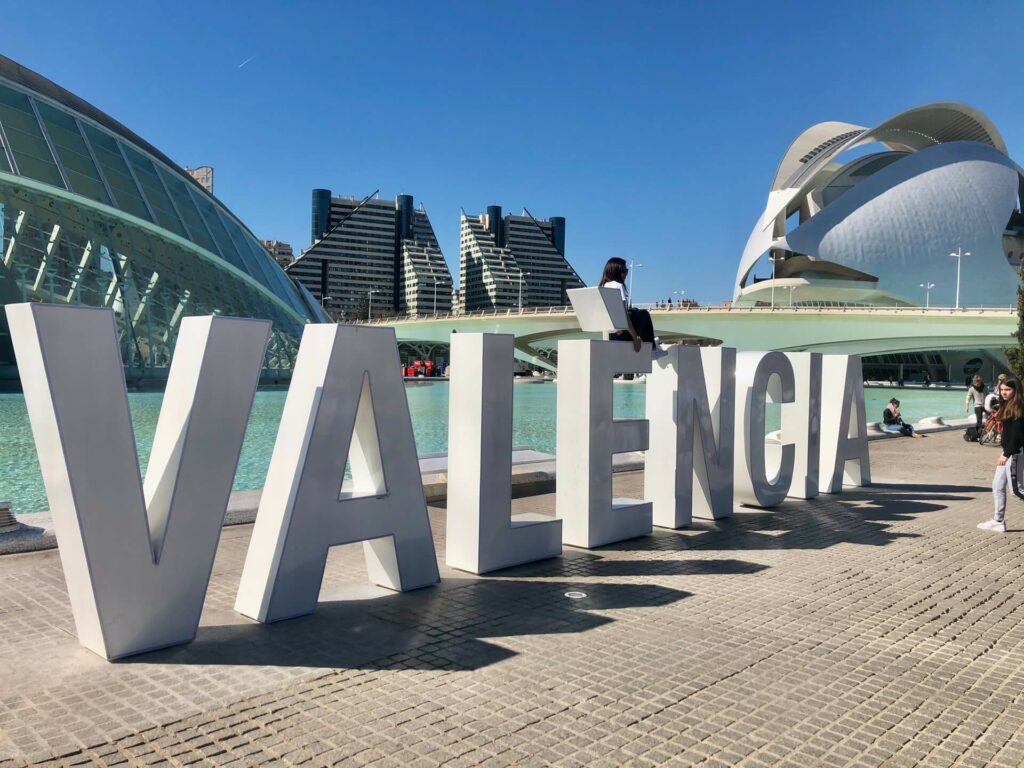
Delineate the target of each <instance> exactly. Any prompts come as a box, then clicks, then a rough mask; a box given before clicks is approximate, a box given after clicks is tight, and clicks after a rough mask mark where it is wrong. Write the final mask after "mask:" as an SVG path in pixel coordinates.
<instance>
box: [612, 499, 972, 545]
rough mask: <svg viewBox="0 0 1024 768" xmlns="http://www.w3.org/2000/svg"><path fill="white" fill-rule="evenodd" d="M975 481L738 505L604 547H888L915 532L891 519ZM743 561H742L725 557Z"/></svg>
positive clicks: (932, 506)
mask: <svg viewBox="0 0 1024 768" xmlns="http://www.w3.org/2000/svg"><path fill="white" fill-rule="evenodd" d="M973 489H974V487H973V486H926V485H913V486H895V485H888V486H882V485H878V486H867V487H864V488H859V489H856V490H854V489H849V490H846V491H844V492H843V493H842V494H841V495H840V494H836V495H822V496H818V497H817V498H815V499H811V500H808V501H802V500H798V499H787V500H786V501H785V502H783V503H782V504H781V505H780V506H778V507H775V508H774V509H757V508H753V507H740V506H737V507H736V508H735V513H734V515H733V517H731V518H726V519H722V520H715V521H710V520H695V521H694V524H693V526H692V527H691V528H685V529H681V530H679V531H670V530H664V529H655V531H654V533H653V534H652V535H650V536H644V537H641V538H638V539H631V540H629V541H623V542H619V543H617V544H611V545H608V546H606V547H602V548H601V550H602V551H609V552H629V551H633V552H657V551H663V552H683V551H687V550H693V549H700V550H701V551H703V552H709V551H725V552H729V551H737V550H747V551H756V550H764V549H827V548H828V547H832V546H835V545H837V544H866V545H869V546H885V545H886V544H889V543H891V542H893V541H895V540H897V539H907V538H918V537H919V534H916V533H902V532H900V531H896V530H893V529H892V527H891V524H892V523H895V522H899V521H904V520H913V519H914V518H915V517H916V516H917V515H921V514H927V513H929V512H938V511H941V510H944V509H947V508H948V507H949V505H950V503H952V502H959V501H966V500H970V499H972V498H974V497H973V496H968V495H962V494H961V493H955V492H970V491H973ZM722 562H724V563H729V562H742V561H729V560H725V561H722Z"/></svg>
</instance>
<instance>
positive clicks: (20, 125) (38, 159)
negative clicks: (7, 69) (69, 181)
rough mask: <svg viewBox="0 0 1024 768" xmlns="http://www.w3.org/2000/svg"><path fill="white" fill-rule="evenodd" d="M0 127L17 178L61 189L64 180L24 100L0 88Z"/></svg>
mask: <svg viewBox="0 0 1024 768" xmlns="http://www.w3.org/2000/svg"><path fill="white" fill-rule="evenodd" d="M0 124H2V125H3V127H4V132H5V133H6V134H7V140H8V141H9V142H10V143H11V151H12V153H13V154H14V162H15V163H17V164H18V171H19V172H20V173H21V175H22V176H28V177H29V178H32V179H36V180H37V181H42V182H45V183H47V184H53V185H54V186H56V187H60V188H61V189H64V180H63V179H62V178H61V175H60V171H59V170H57V164H56V163H55V162H54V161H53V155H51V154H50V148H49V146H47V144H46V139H45V138H43V131H42V129H41V128H40V127H39V124H38V123H37V122H36V116H35V114H34V113H33V112H32V105H31V104H30V103H29V100H28V96H26V95H25V94H23V93H19V92H18V91H14V90H11V89H10V88H6V87H4V86H0Z"/></svg>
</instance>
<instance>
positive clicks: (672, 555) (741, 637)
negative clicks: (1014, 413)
mask: <svg viewBox="0 0 1024 768" xmlns="http://www.w3.org/2000/svg"><path fill="white" fill-rule="evenodd" d="M871 452H872V461H873V464H874V475H875V480H876V485H874V486H873V487H871V488H867V489H861V490H858V491H856V492H851V493H846V494H843V495H840V496H827V497H822V498H819V499H816V500H813V501H810V502H800V501H790V502H787V503H786V504H784V505H783V506H782V507H780V508H778V509H777V510H775V511H772V512H763V511H757V510H741V511H739V512H738V514H737V515H736V517H735V518H734V519H732V520H729V521H724V522H722V523H721V524H719V525H714V524H710V523H701V524H698V525H696V526H695V527H694V528H693V529H690V530H686V531H656V532H655V533H654V535H652V536H648V537H645V538H641V539H636V540H634V541H629V542H623V543H621V544H619V545H615V546H611V547H606V548H602V549H600V550H597V551H593V552H587V551H582V550H572V549H570V550H567V551H566V553H565V555H564V556H563V557H562V558H560V559H555V560H549V561H545V562H542V563H535V564H532V565H528V566H523V567H520V568H515V569H510V570H508V571H503V572H501V573H500V574H498V575H497V576H492V577H484V578H477V577H473V576H470V575H468V574H463V573H459V572H455V571H452V570H450V569H446V568H443V567H442V576H443V581H442V583H441V584H440V585H439V586H437V587H433V588H429V589H425V590H419V591H417V592H413V593H408V594H399V595H395V594H391V593H386V592H384V591H383V590H379V589H377V588H373V587H368V586H365V572H364V569H363V566H362V555H361V548H359V546H358V545H357V546H355V547H343V548H339V549H338V550H336V551H335V552H334V553H333V554H332V557H331V559H330V562H329V564H328V568H327V574H326V577H325V581H324V588H323V593H322V595H321V600H322V602H321V605H320V608H319V610H318V611H317V613H316V615H314V616H310V617H306V618H302V619H297V620H293V621H289V622H283V623H281V624H277V625H273V626H260V625H257V624H254V623H252V622H250V621H248V620H246V619H244V618H242V617H240V616H238V615H237V614H235V613H234V612H233V611H232V610H231V605H232V603H233V598H234V593H235V589H236V587H237V583H238V578H239V573H240V569H241V565H242V559H243V557H244V555H245V550H246V546H247V542H248V536H249V527H248V526H237V527H234V528H228V529H225V531H224V534H223V538H222V542H221V545H220V549H219V552H218V556H217V561H216V564H215V572H214V577H213V581H212V583H211V586H210V592H209V595H208V598H207V602H206V609H205V611H204V613H203V621H202V627H201V629H200V632H199V637H198V640H197V641H196V642H195V643H193V644H192V645H190V646H185V647H181V648H176V649H171V650H167V651H162V652H157V653H152V654H147V655H145V656H140V657H135V658H133V659H129V660H126V661H122V662H118V663H113V664H111V663H108V662H105V661H103V660H101V659H99V658H97V657H96V656H93V655H92V654H91V653H89V652H88V651H86V650H84V649H82V648H81V647H80V646H79V645H78V644H77V641H76V640H75V638H74V636H73V626H72V621H71V614H70V610H69V608H68V604H67V596H66V592H65V588H64V583H63V576H62V573H61V569H60V562H59V558H58V555H57V553H56V552H52V551H51V552H42V553H36V554H30V555H12V556H7V557H3V558H0V765H2V766H7V765H22V764H26V763H41V764H46V765H104V766H112V765H164V766H172V765H173V766H180V765H236V766H248V765H309V766H322V765H332V764H338V763H344V764H351V765H368V764H372V765H380V766H385V765H393V766H409V765H412V766H417V765H423V766H428V765H438V764H447V765H454V766H462V765H466V766H468V765H479V764H482V765H489V766H500V765H524V766H532V765H547V764H554V765H563V766H573V765H584V764H585V765H597V766H620V765H658V764H668V763H671V764H677V765H690V764H700V765H706V766H723V765H743V766H769V765H789V766H828V765H857V766H873V765H891V766H912V765H929V766H931V765H934V766H941V765H954V764H957V765H961V764H962V765H978V766H981V765H993V766H1019V765H1021V764H1024V731H1022V724H1024V595H1022V591H1021V585H1022V584H1024V581H1022V579H1024V568H1022V566H1021V563H1022V559H1024V530H1018V531H1017V532H1010V533H1007V534H1004V535H998V534H985V533H983V532H981V531H978V530H976V529H975V527H974V525H975V523H976V522H978V521H980V520H982V519H984V518H985V517H986V515H988V514H989V505H990V494H989V492H988V485H989V482H990V478H991V466H992V464H993V463H994V460H995V456H996V451H995V450H994V449H990V448H980V447H978V446H976V445H972V444H966V443H964V442H963V441H962V440H960V437H959V435H958V434H949V433H947V434H941V435H935V436H932V437H928V438H925V439H922V440H910V439H905V440H886V441H881V442H876V443H873V444H872V445H871ZM616 483H617V485H618V486H619V488H618V489H617V492H618V493H619V494H621V495H637V494H639V489H640V488H641V487H642V474H641V473H627V474H623V475H620V476H618V477H617V478H616ZM1011 503H1012V504H1016V505H1017V506H1015V507H1011V510H1010V514H1009V522H1010V526H1011V528H1017V529H1022V528H1024V503H1021V502H1017V501H1016V500H1013V501H1011ZM516 505H517V507H519V508H521V509H523V510H525V509H530V510H533V511H548V512H550V511H551V510H552V509H553V506H554V497H553V496H550V495H546V496H534V497H530V498H525V499H519V500H517V501H516ZM431 519H432V522H433V524H434V530H435V535H436V540H437V545H438V553H439V555H440V556H441V557H442V558H443V552H444V513H443V510H440V509H432V510H431ZM570 591H579V592H583V593H585V594H586V597H584V598H581V599H570V598H568V597H566V593H567V592H570Z"/></svg>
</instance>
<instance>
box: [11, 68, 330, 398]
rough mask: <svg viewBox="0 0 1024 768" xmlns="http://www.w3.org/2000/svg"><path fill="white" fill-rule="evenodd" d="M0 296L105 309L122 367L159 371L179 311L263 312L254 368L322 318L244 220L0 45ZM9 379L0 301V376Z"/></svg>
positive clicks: (293, 345) (276, 367)
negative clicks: (113, 321) (266, 327)
mask: <svg viewBox="0 0 1024 768" xmlns="http://www.w3.org/2000/svg"><path fill="white" fill-rule="evenodd" d="M0 235H2V247H0V305H4V304H8V303H15V302H24V301H43V302H51V303H66V304H84V305H88V306H94V307H109V308H111V309H113V310H114V313H115V315H116V317H117V327H118V333H119V335H120V341H121V353H122V358H123V360H124V364H125V369H126V374H127V375H128V376H129V377H130V378H134V379H148V378H154V379H159V378H163V377H164V376H165V375H166V370H167V366H168V364H169V362H170V358H171V354H172V351H173V348H174V342H175V339H176V337H177V331H178V327H179V323H180V321H181V318H182V317H185V316H188V315H209V314H223V315H229V316H232V317H255V318H264V319H267V320H271V321H273V324H274V325H273V333H272V336H271V340H270V344H269V347H268V350H267V357H266V360H265V367H266V368H267V369H268V373H269V374H270V375H274V374H275V373H277V372H281V373H284V372H286V371H288V370H289V369H290V368H291V367H292V364H293V362H294V359H295V353H296V351H297V348H298V340H299V337H300V335H301V332H302V326H303V325H304V324H305V323H307V322H311V321H312V322H318V321H321V320H323V321H327V320H328V318H327V317H326V315H324V314H323V311H322V310H321V309H320V306H319V304H318V303H317V302H316V300H315V299H313V298H312V296H311V295H310V294H309V293H308V292H307V291H306V290H305V289H303V288H301V287H300V286H298V285H296V284H295V283H293V282H292V281H291V280H290V279H289V278H288V276H287V275H285V273H284V271H283V270H282V269H281V268H280V267H279V266H278V265H277V263H275V262H274V260H273V258H271V257H270V255H269V254H267V252H266V251H265V250H264V249H263V247H262V246H261V245H260V243H259V241H258V240H257V239H256V237H255V236H254V235H253V233H252V232H250V231H249V229H248V228H247V227H246V226H245V225H244V224H243V223H242V222H241V221H239V220H238V218H237V217H235V216H234V215H233V214H232V213H231V212H230V211H229V210H228V209H227V208H225V207H224V205H222V204H221V203H220V202H219V201H218V200H217V199H216V198H215V197H213V196H212V195H211V194H209V193H207V192H206V190H204V189H203V188H202V187H201V186H200V185H199V184H198V183H197V182H196V181H195V180H193V179H192V178H191V177H190V176H189V175H188V174H187V173H185V172H184V171H183V170H182V169H181V168H179V167H178V166H177V165H176V164H175V163H173V162H172V161H171V160H170V159H168V158H167V156H165V155H164V154H163V153H161V152H160V151H159V150H157V149H156V148H155V147H153V146H152V145H150V144H149V143H147V142H146V141H144V140H143V139H141V138H140V137H139V136H137V135H135V134H134V133H132V132H131V131H130V130H128V129H127V128H125V127H124V126H123V125H121V124H120V123H118V122H117V121H115V120H113V119H112V118H110V117H109V116H107V115H105V114H103V113H102V112H100V111H99V110H98V109H96V108H95V107H93V106H92V105H90V104H88V103H87V102H85V101H83V100H82V99H80V98H79V97H77V96H75V95H74V94H72V93H69V92H68V91H66V90H64V89H63V88H60V87H59V86H57V85H55V84H54V83H52V82H50V81H49V80H47V79H46V78H44V77H42V76H40V75H38V74H36V73H35V72H32V71H30V70H27V69H25V68H24V67H22V66H20V65H18V64H17V63H15V62H13V61H11V60H10V59H7V58H5V57H3V56H0ZM15 377H16V368H15V360H14V354H13V350H12V347H11V343H10V337H9V333H8V330H7V325H6V318H5V316H4V313H2V312H0V379H3V378H6V379H13V378H15Z"/></svg>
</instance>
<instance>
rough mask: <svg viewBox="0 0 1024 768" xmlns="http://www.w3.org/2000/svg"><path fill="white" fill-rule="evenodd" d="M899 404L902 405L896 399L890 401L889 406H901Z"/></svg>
mask: <svg viewBox="0 0 1024 768" xmlns="http://www.w3.org/2000/svg"><path fill="white" fill-rule="evenodd" d="M899 404H900V401H899V400H897V399H896V398H895V397H894V398H892V399H891V400H889V405H899Z"/></svg>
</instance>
